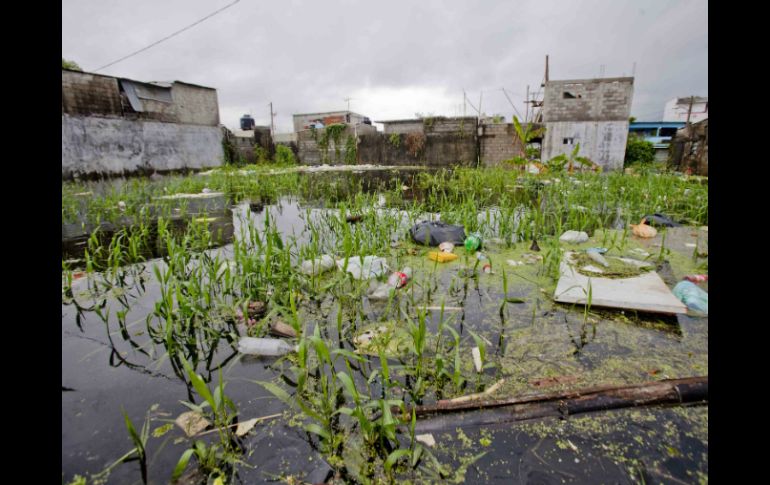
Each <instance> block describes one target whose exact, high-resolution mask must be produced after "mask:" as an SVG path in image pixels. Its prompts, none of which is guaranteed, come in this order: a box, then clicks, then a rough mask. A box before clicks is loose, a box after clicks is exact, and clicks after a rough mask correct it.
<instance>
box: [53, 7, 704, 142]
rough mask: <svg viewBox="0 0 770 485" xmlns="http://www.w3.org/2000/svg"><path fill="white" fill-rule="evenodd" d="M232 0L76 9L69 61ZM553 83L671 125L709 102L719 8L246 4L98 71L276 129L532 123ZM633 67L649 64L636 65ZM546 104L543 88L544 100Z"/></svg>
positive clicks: (225, 119) (65, 48)
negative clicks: (323, 118)
mask: <svg viewBox="0 0 770 485" xmlns="http://www.w3.org/2000/svg"><path fill="white" fill-rule="evenodd" d="M233 1H234V0H163V1H157V0H132V1H131V2H125V1H114V0H62V57H64V58H66V59H69V60H74V61H75V62H77V63H78V64H79V65H80V66H81V67H82V68H83V69H84V70H85V71H95V70H96V69H98V68H100V67H102V66H104V65H106V64H108V63H110V62H112V61H115V60H117V59H119V58H121V57H123V56H125V55H127V54H130V53H132V52H134V51H136V50H139V49H141V48H143V47H146V46H147V45H149V44H152V43H153V42H155V41H157V40H160V39H162V38H163V37H166V36H168V35H169V34H172V33H174V32H176V31H178V30H180V29H182V28H184V27H186V26H188V25H190V24H192V23H194V22H196V21H198V20H200V19H202V18H203V17H205V16H207V15H209V14H211V13H212V12H214V11H215V10H217V9H220V8H222V7H225V6H227V5H228V4H231V3H233ZM546 54H548V55H549V56H550V78H551V79H553V80H556V79H584V78H593V77H599V75H600V74H601V73H602V72H603V77H615V76H624V75H625V76H630V75H631V74H632V72H633V73H634V76H635V81H634V99H633V106H632V110H631V114H632V116H636V117H637V118H638V119H640V120H659V119H660V118H661V116H662V113H663V106H664V104H665V102H666V101H667V100H669V99H671V98H673V97H680V96H688V95H700V96H707V95H708V2H707V1H705V0H671V1H667V0H646V1H644V2H641V1H619V0H573V1H565V0H560V1H550V0H549V1H546V0H534V1H519V0H495V1H483V2H481V1H479V2H470V1H432V0H420V1H414V0H409V1H401V0H391V1H388V2H372V1H358V2H354V1H342V0H324V1H318V0H316V1H298V0H281V1H278V0H274V1H273V0H240V1H239V2H238V3H236V4H235V5H233V6H232V7H230V8H228V9H226V10H224V11H222V12H220V13H218V14H217V15H215V16H213V17H211V18H209V19H207V20H205V21H203V22H201V23H200V24H198V25H196V26H194V27H192V28H190V29H189V30H186V31H184V32H182V33H181V34H179V35H177V36H175V37H173V38H171V39H170V40H167V41H165V42H162V43H160V44H158V45H157V46H154V47H152V48H150V49H148V50H146V51H144V52H142V53H140V54H137V55H136V56H133V57H131V58H129V59H126V60H125V61H122V62H119V63H117V64H115V65H113V66H111V67H108V68H106V69H103V70H101V71H99V72H100V73H102V74H109V75H114V76H120V77H127V78H132V79H136V80H139V81H170V80H179V81H186V82H190V83H194V84H201V85H204V86H211V87H214V88H216V89H217V93H218V97H219V113H220V120H221V122H222V124H224V125H226V126H228V127H230V128H231V129H232V128H237V127H238V122H239V121H238V120H239V119H240V117H241V116H242V115H243V114H244V113H250V114H251V115H252V116H253V117H254V118H255V119H256V122H257V124H258V125H269V123H270V115H269V113H270V111H269V107H268V103H269V102H271V101H272V102H273V109H274V111H275V112H277V116H276V119H275V123H276V131H279V132H288V131H292V121H291V115H292V114H293V113H308V112H320V111H333V110H341V109H346V107H347V102H346V101H345V98H351V99H350V109H351V110H352V111H355V112H358V113H361V114H363V115H366V116H369V117H370V118H371V119H372V120H387V119H399V118H411V117H414V115H415V113H423V114H426V115H428V114H432V115H435V116H438V115H446V116H453V115H458V114H462V113H463V89H464V90H465V92H466V93H467V95H468V99H469V101H470V103H471V104H472V105H473V107H472V106H471V104H468V105H466V108H465V109H466V110H467V113H468V115H471V114H475V109H476V108H478V107H479V98H480V97H481V111H482V112H484V113H487V114H490V115H491V114H503V115H505V117H506V121H510V119H511V115H512V114H515V113H516V112H515V111H514V108H513V107H512V106H511V104H510V103H509V101H508V100H507V99H506V97H505V94H504V93H503V91H502V88H505V90H506V91H507V93H508V95H509V96H510V98H511V100H512V101H513V103H514V105H515V107H516V109H517V110H518V111H519V113H521V114H524V109H525V103H524V100H525V93H526V88H527V85H529V86H530V90H532V91H537V90H538V89H540V84H541V82H542V80H543V75H544V66H545V55H546ZM634 63H636V66H635V68H634ZM540 95H541V98H542V91H541V92H540Z"/></svg>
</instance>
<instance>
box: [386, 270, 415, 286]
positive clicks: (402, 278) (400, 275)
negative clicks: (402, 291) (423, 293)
mask: <svg viewBox="0 0 770 485" xmlns="http://www.w3.org/2000/svg"><path fill="white" fill-rule="evenodd" d="M410 276H412V268H410V267H408V266H407V267H406V268H404V270H403V271H395V272H393V273H391V275H390V277H388V285H389V286H392V287H393V288H401V287H402V286H404V285H406V282H407V281H408V280H409V277H410Z"/></svg>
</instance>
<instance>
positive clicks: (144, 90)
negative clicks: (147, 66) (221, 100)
mask: <svg viewBox="0 0 770 485" xmlns="http://www.w3.org/2000/svg"><path fill="white" fill-rule="evenodd" d="M223 155H224V153H223V149H222V130H221V129H220V127H219V104H218V101H217V92H216V90H215V89H213V88H209V87H205V86H197V85H194V84H189V83H184V82H180V81H174V82H170V83H148V82H141V81H134V80H131V79H124V78H116V77H112V76H104V75H101V74H93V73H87V72H81V71H71V70H67V69H62V177H63V178H70V177H73V176H79V175H125V174H132V173H147V172H155V171H160V172H163V171H171V170H180V169H200V168H207V167H213V166H217V165H221V164H222V162H223Z"/></svg>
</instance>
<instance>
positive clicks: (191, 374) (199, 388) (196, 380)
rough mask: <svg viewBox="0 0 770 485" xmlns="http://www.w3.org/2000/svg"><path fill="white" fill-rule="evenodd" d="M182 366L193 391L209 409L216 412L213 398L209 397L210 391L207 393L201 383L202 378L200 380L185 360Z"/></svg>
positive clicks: (206, 389)
mask: <svg viewBox="0 0 770 485" xmlns="http://www.w3.org/2000/svg"><path fill="white" fill-rule="evenodd" d="M182 365H184V368H185V369H186V370H187V374H188V376H189V377H190V382H191V383H192V385H193V387H194V388H195V391H196V392H197V393H198V394H199V395H200V396H201V397H202V398H203V399H205V400H206V402H208V403H209V405H211V409H213V410H216V409H217V406H216V401H215V400H214V396H212V395H211V391H209V388H208V386H207V385H206V383H205V382H204V381H203V378H201V377H200V376H199V375H198V374H196V373H195V371H194V370H193V368H192V366H191V365H190V363H189V362H187V360H186V359H182Z"/></svg>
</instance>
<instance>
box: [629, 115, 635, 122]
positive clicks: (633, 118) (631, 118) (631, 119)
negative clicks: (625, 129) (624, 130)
mask: <svg viewBox="0 0 770 485" xmlns="http://www.w3.org/2000/svg"><path fill="white" fill-rule="evenodd" d="M628 122H629V123H634V122H636V116H632V117H630V118H629V119H628Z"/></svg>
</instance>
